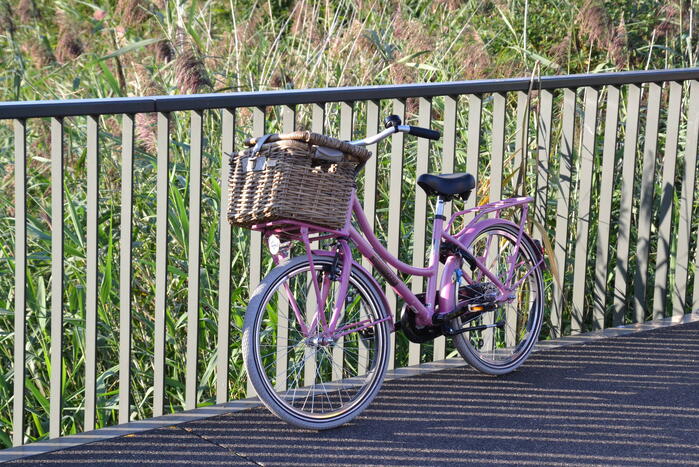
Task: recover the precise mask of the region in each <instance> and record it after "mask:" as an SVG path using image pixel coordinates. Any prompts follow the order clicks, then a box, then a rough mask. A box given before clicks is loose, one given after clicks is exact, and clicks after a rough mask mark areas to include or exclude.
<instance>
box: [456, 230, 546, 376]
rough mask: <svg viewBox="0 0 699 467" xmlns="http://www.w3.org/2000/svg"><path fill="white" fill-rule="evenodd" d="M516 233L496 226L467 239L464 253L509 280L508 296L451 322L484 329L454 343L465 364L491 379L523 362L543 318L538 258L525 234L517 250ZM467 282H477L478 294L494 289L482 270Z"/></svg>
mask: <svg viewBox="0 0 699 467" xmlns="http://www.w3.org/2000/svg"><path fill="white" fill-rule="evenodd" d="M518 234H519V229H518V228H517V226H515V225H513V224H510V223H507V222H502V223H496V224H490V225H487V226H484V227H483V228H482V230H481V231H479V232H477V233H476V234H475V235H474V236H473V240H472V241H471V242H470V244H469V245H468V250H469V251H470V252H471V254H472V255H473V256H475V257H476V258H477V259H478V260H479V261H480V262H481V263H482V264H483V265H485V267H486V268H487V269H488V270H489V271H490V272H492V273H493V274H494V275H495V276H496V277H497V278H498V280H500V281H501V282H503V283H505V282H506V281H508V278H509V283H505V286H506V287H509V288H510V290H511V297H510V299H508V300H505V301H502V302H499V303H497V307H496V308H495V310H493V311H487V312H484V313H483V314H481V315H480V316H479V317H478V318H476V319H475V320H473V321H470V322H468V323H466V324H464V323H462V322H461V319H462V318H455V319H454V320H453V322H452V327H454V328H456V329H459V328H462V327H471V328H475V327H477V326H488V327H487V328H485V329H482V330H474V331H469V332H466V333H464V334H459V335H457V336H454V345H455V347H456V349H457V350H458V351H459V353H460V354H461V356H462V357H463V358H464V360H466V361H467V362H468V363H469V364H470V365H471V366H473V367H474V368H476V369H477V370H479V371H481V372H483V373H488V374H491V375H502V374H505V373H509V372H511V371H514V370H515V369H516V368H517V367H519V366H520V365H521V364H522V363H524V361H525V360H526V359H527V357H528V355H529V353H530V352H531V350H532V348H533V347H534V344H535V343H536V341H537V339H538V338H539V332H540V330H541V323H542V321H543V316H544V279H543V276H542V272H541V271H542V269H543V266H544V265H543V261H542V256H541V254H540V253H537V249H536V245H535V244H534V241H533V240H532V239H531V238H530V237H529V236H528V235H526V234H523V236H522V238H521V241H520V243H519V246H517V238H518ZM472 279H473V280H474V281H475V282H476V283H477V284H480V286H479V290H490V291H493V290H494V287H493V286H492V284H491V283H490V282H489V281H488V279H487V278H486V277H485V275H484V274H483V273H482V271H480V270H478V269H476V270H474V273H473V277H472ZM476 288H478V287H476ZM457 301H458V300H457Z"/></svg>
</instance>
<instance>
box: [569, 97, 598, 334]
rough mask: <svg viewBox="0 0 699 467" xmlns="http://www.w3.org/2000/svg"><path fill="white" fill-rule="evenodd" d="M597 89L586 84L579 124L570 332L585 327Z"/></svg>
mask: <svg viewBox="0 0 699 467" xmlns="http://www.w3.org/2000/svg"><path fill="white" fill-rule="evenodd" d="M598 97H599V92H598V91H597V90H596V89H595V88H592V87H587V88H585V108H584V109H585V110H584V112H585V117H584V119H583V128H582V132H583V134H582V145H581V147H582V151H581V154H580V170H579V171H578V174H579V177H578V180H579V181H580V183H579V184H578V225H577V235H576V237H575V263H574V266H573V311H572V315H571V316H572V320H571V323H570V330H571V333H572V334H576V333H580V332H582V331H583V330H584V322H583V320H584V317H585V283H586V280H585V279H586V275H587V255H588V253H589V252H588V250H587V233H588V228H589V225H590V212H591V211H590V200H591V198H592V175H593V173H592V172H593V169H594V158H595V144H596V140H597V100H598Z"/></svg>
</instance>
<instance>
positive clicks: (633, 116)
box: [612, 84, 641, 326]
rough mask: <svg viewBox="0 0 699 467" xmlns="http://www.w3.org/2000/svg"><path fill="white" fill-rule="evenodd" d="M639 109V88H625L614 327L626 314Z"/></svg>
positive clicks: (634, 86) (633, 86) (632, 86)
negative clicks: (624, 129) (626, 89)
mask: <svg viewBox="0 0 699 467" xmlns="http://www.w3.org/2000/svg"><path fill="white" fill-rule="evenodd" d="M640 106H641V87H640V86H638V85H635V84H632V85H630V86H629V87H628V96H627V103H626V122H625V127H626V133H625V135H624V160H623V163H622V168H621V187H620V191H621V200H620V201H619V217H618V220H617V221H618V230H617V248H616V267H615V271H614V314H613V318H612V320H613V321H612V323H613V325H614V326H618V325H620V324H622V322H623V319H624V315H625V312H626V290H627V283H628V278H629V276H630V275H629V270H628V266H629V261H628V260H629V245H630V243H631V209H632V207H633V179H634V171H635V169H636V153H637V151H638V149H637V148H636V142H637V141H638V118H639V111H640Z"/></svg>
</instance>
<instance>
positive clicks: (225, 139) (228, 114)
mask: <svg viewBox="0 0 699 467" xmlns="http://www.w3.org/2000/svg"><path fill="white" fill-rule="evenodd" d="M234 151H235V109H222V110H221V175H220V184H221V185H220V186H221V198H220V200H219V203H220V214H219V215H220V219H219V243H220V248H221V250H220V258H219V264H218V267H219V272H218V341H217V342H218V348H217V349H216V350H217V357H216V358H217V363H216V403H217V404H223V403H225V402H228V369H229V368H228V359H229V357H230V349H229V346H230V309H231V230H232V229H231V224H229V223H228V173H229V171H230V166H229V157H230V156H229V155H232V154H233V152H234Z"/></svg>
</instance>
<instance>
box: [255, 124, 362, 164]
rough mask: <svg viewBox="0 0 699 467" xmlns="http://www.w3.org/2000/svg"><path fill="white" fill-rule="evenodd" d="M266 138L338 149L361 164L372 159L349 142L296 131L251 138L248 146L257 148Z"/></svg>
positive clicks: (360, 148)
mask: <svg viewBox="0 0 699 467" xmlns="http://www.w3.org/2000/svg"><path fill="white" fill-rule="evenodd" d="M263 138H264V141H263V143H264V142H267V143H273V142H275V141H281V140H292V141H304V142H306V143H309V144H313V145H316V146H325V147H327V148H332V149H337V150H339V151H342V152H344V153H345V154H349V155H351V156H353V158H354V159H355V160H356V161H357V162H360V163H363V162H366V161H367V160H368V159H369V158H370V157H371V153H370V152H369V151H367V150H366V149H365V148H363V147H361V146H354V145H352V144H349V143H348V142H347V141H340V140H339V139H336V138H332V137H330V136H325V135H321V134H319V133H313V132H311V131H294V132H291V133H282V134H277V133H274V134H272V135H264V136H260V137H259V138H255V137H253V138H249V139H248V140H246V141H245V144H246V145H247V146H253V145H254V146H255V147H257V146H258V145H259V144H260V140H262V139H263Z"/></svg>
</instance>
